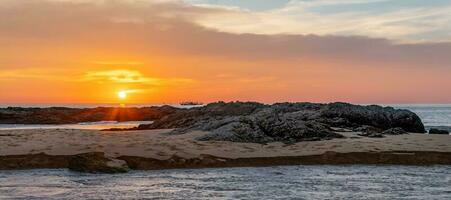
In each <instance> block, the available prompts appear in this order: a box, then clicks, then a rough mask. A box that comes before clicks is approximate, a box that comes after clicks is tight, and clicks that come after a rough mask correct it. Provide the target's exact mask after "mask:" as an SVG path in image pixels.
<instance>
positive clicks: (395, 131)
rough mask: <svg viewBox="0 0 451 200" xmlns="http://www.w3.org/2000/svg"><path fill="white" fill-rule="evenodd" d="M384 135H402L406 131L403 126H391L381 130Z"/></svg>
mask: <svg viewBox="0 0 451 200" xmlns="http://www.w3.org/2000/svg"><path fill="white" fill-rule="evenodd" d="M382 134H384V135H402V134H407V132H406V131H405V130H404V129H403V128H399V127H398V128H391V129H387V130H385V131H383V132H382Z"/></svg>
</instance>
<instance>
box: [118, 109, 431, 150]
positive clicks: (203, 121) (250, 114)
mask: <svg viewBox="0 0 451 200" xmlns="http://www.w3.org/2000/svg"><path fill="white" fill-rule="evenodd" d="M336 128H339V129H341V130H348V131H358V132H362V135H361V136H367V137H384V135H400V134H407V132H412V133H424V132H425V128H424V125H423V123H422V122H421V119H420V118H419V117H418V116H417V115H416V114H415V113H413V112H411V111H409V110H402V109H394V108H392V107H381V106H377V105H369V106H361V105H352V104H349V103H340V102H338V103H329V104H319V103H276V104H273V105H266V104H261V103H256V102H229V103H225V102H217V103H211V104H208V105H206V106H204V107H200V108H194V109H187V110H177V111H175V112H173V113H171V114H168V115H166V116H164V117H162V118H161V119H158V120H156V121H155V122H154V123H152V124H143V125H140V126H138V127H136V128H131V129H113V130H115V131H121V130H152V129H174V131H173V132H172V134H185V133H187V132H190V131H208V132H209V134H207V135H204V136H202V137H199V138H197V139H198V140H199V141H232V142H250V143H261V144H265V143H270V142H283V143H287V144H292V143H296V142H302V141H316V140H329V139H333V138H342V137H343V136H342V135H340V134H338V133H336V132H335V131H334V129H336Z"/></svg>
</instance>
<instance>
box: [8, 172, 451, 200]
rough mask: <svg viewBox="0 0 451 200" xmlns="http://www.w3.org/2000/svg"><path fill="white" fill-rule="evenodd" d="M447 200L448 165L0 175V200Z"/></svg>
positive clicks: (449, 186)
mask: <svg viewBox="0 0 451 200" xmlns="http://www.w3.org/2000/svg"><path fill="white" fill-rule="evenodd" d="M213 197H215V199H290V198H296V199H451V166H432V167H414V166H366V165H355V166H284V167H262V168H228V169H226V168H219V169H192V170H157V171H132V172H131V173H127V174H118V175H90V174H79V173H73V172H69V171H67V170H26V171H0V199H3V198H18V199H142V198H155V199H160V198H164V199H168V198H169V199H211V198H213Z"/></svg>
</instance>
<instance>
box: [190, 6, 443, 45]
mask: <svg viewBox="0 0 451 200" xmlns="http://www.w3.org/2000/svg"><path fill="white" fill-rule="evenodd" d="M403 2H405V3H403ZM408 2H410V3H408ZM216 7H218V6H216ZM224 8H225V9H226V8H228V6H225V7H224ZM197 22H198V23H200V24H202V25H204V26H207V27H211V28H214V29H217V30H220V31H226V32H233V33H258V34H316V35H343V36H352V35H359V36H367V37H376V38H380V37H382V38H387V39H391V40H396V41H398V42H409V43H412V42H413V43H417V42H439V41H451V25H450V24H451V1H443V0H434V1H397V0H370V1H366V0H365V1H363V0H340V1H336V0H317V1H301V0H292V1H290V2H289V3H287V4H286V5H285V6H284V7H282V8H274V9H271V10H265V11H250V10H247V9H243V10H241V11H237V10H236V9H235V10H234V12H229V13H219V14H218V13H216V14H215V13H213V14H209V15H207V16H206V17H203V18H198V19H197Z"/></svg>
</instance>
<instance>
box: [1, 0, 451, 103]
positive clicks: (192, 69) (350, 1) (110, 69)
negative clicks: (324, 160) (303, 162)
mask: <svg viewBox="0 0 451 200" xmlns="http://www.w3.org/2000/svg"><path fill="white" fill-rule="evenodd" d="M450 91H451V0H427V1H426V0H247V1H246V0H185V1H182V0H0V103H2V104H13V103H14V104H17V103H36V104H39V103H66V104H67V103H130V104H131V103H177V102H180V101H188V100H190V101H202V102H212V101H218V100H224V101H231V100H241V101H247V100H249V101H262V102H267V103H271V102H279V101H314V102H331V101H347V102H353V103H451V92H450ZM119 92H122V93H126V94H127V95H126V98H119V96H118V93H119Z"/></svg>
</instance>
